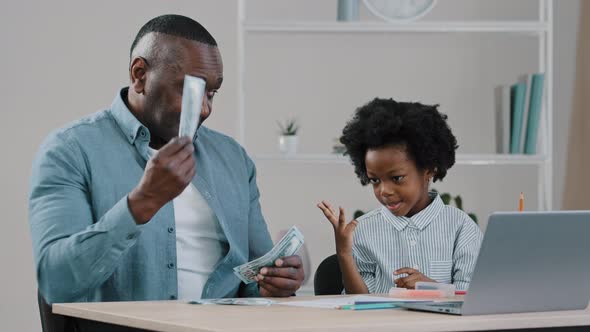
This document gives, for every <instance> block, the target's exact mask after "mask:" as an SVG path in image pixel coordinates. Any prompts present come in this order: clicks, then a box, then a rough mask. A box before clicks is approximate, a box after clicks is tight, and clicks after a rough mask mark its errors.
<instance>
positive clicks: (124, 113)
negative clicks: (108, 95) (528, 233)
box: [111, 88, 150, 145]
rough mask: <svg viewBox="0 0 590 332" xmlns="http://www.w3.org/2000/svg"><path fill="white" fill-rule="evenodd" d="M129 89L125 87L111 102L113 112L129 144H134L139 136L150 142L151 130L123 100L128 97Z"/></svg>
mask: <svg viewBox="0 0 590 332" xmlns="http://www.w3.org/2000/svg"><path fill="white" fill-rule="evenodd" d="M128 91H129V88H123V89H121V90H120V91H119V93H117V96H116V97H115V100H113V103H112V104H111V114H112V115H113V117H114V118H115V121H116V122H117V124H118V125H119V127H120V128H121V130H122V131H123V133H124V134H125V138H127V141H128V142H129V144H131V145H133V144H134V143H135V140H136V139H138V138H141V139H142V140H147V142H149V141H150V131H149V130H148V129H147V128H146V127H145V126H144V125H143V124H141V122H139V120H137V118H136V117H135V116H134V115H133V113H131V111H130V110H129V108H128V107H127V105H126V104H125V102H124V101H123V98H127V92H128Z"/></svg>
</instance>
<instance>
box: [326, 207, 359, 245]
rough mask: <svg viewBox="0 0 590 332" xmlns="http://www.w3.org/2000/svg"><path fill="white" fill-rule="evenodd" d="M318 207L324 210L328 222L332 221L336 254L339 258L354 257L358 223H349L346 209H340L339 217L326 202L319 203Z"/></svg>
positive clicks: (354, 221)
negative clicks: (345, 213) (353, 238)
mask: <svg viewBox="0 0 590 332" xmlns="http://www.w3.org/2000/svg"><path fill="white" fill-rule="evenodd" d="M318 207H319V208H320V210H322V212H323V213H324V215H325V216H326V218H327V219H328V221H330V223H331V224H332V227H334V237H335V239H336V254H338V256H347V255H350V256H352V235H353V233H354V229H355V228H356V225H357V221H356V220H353V221H351V222H349V223H347V222H346V218H345V217H344V209H343V208H342V207H340V208H339V210H340V212H339V214H338V216H336V211H335V210H334V209H333V208H332V207H331V206H330V204H328V203H327V202H326V201H322V202H321V203H319V204H318Z"/></svg>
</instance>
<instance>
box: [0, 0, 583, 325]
mask: <svg viewBox="0 0 590 332" xmlns="http://www.w3.org/2000/svg"><path fill="white" fill-rule="evenodd" d="M258 2H259V1H258ZM249 3H250V5H251V6H252V7H253V9H261V8H260V6H258V4H257V2H256V1H251V2H249ZM515 3H516V2H513V1H507V0H504V1H494V2H491V1H484V2H481V1H477V2H476V1H465V0H463V1H458V0H445V1H440V2H439V5H438V6H437V7H436V8H435V11H433V13H432V16H431V18H436V17H437V16H438V17H448V16H449V15H451V16H452V15H455V18H458V17H459V16H457V15H463V14H465V13H472V14H473V13H476V14H477V13H479V12H486V13H488V14H486V15H491V16H489V17H488V18H493V17H494V15H498V13H501V12H509V13H512V14H510V15H523V14H525V15H526V12H527V11H526V10H525V9H526V8H527V6H529V4H530V2H527V1H525V2H518V3H519V4H518V5H513V4H515ZM297 4H299V5H297V6H296V5H294V4H293V3H292V2H287V3H284V2H274V1H273V2H267V3H266V6H265V8H262V10H261V12H262V13H271V12H273V10H274V8H284V7H281V6H289V8H290V9H291V10H289V11H283V12H288V13H290V15H309V16H310V17H312V18H315V19H319V18H328V17H330V18H331V17H333V15H335V8H336V7H335V1H324V2H314V4H315V5H305V4H303V5H301V3H300V2H297ZM275 6H278V7H275ZM310 6H312V7H310ZM448 6H450V7H454V8H460V9H461V10H458V11H453V10H448ZM578 6H579V1H560V2H559V6H556V8H555V11H556V27H555V46H556V48H555V60H556V63H555V79H556V84H555V109H556V119H555V120H556V128H555V153H556V155H555V157H556V166H555V177H556V183H555V187H556V192H555V197H554V200H555V202H556V203H559V202H560V195H561V188H562V182H563V171H564V167H563V160H564V152H563V151H564V150H565V149H564V147H565V144H567V143H566V137H567V128H568V126H569V112H570V108H571V85H572V82H573V73H574V67H573V66H574V65H573V63H574V61H573V60H574V55H575V40H576V39H575V33H576V28H577V21H578V17H577V11H578ZM236 8H237V7H236V2H235V1H215V0H208V1H203V0H200V1H173V2H171V1H156V0H149V1H145V0H144V1H139V0H129V1H114V0H108V1H101V2H96V3H92V2H77V1H71V0H70V1H66V0H56V1H19V2H17V1H13V2H8V1H2V2H0V13H1V14H0V15H1V19H0V40H1V41H2V42H3V43H2V52H1V53H0V54H1V56H0V73H2V78H1V79H0V101H1V102H2V108H1V114H2V117H3V120H2V121H1V122H0V137H1V139H2V142H5V143H4V148H3V149H2V152H3V154H2V162H1V165H2V166H1V167H2V168H1V172H0V177H1V179H2V181H1V182H0V183H1V186H0V191H1V194H0V197H1V198H2V199H1V202H2V205H1V208H2V210H1V211H3V214H4V220H5V221H4V222H3V225H4V228H3V230H2V232H0V265H1V266H3V268H2V273H0V296H1V297H2V301H0V328H1V329H2V330H6V331H38V330H39V329H40V327H39V320H38V313H37V307H36V298H35V292H36V282H35V275H34V269H33V260H32V253H31V243H30V236H29V229H28V222H27V212H26V211H27V191H28V177H29V173H30V165H31V162H32V159H33V155H34V153H35V151H36V149H37V147H38V145H39V143H40V142H41V140H42V139H43V138H44V137H45V136H46V135H47V134H48V133H49V131H51V130H52V129H54V128H57V127H60V126H62V125H63V124H65V123H67V122H69V121H71V120H74V119H76V118H79V117H81V116H84V115H86V114H89V113H92V112H94V111H96V110H99V109H101V108H102V107H105V106H108V105H109V104H110V102H111V100H112V98H113V97H114V94H115V92H116V91H117V89H118V88H119V87H121V86H123V85H124V84H126V82H127V62H128V49H129V46H130V43H131V41H132V39H133V37H134V35H135V33H136V32H137V30H138V29H139V27H140V26H141V25H142V24H143V23H145V21H147V20H148V19H149V18H151V17H153V16H156V15H159V14H163V13H181V14H185V15H188V16H191V17H193V18H195V19H197V20H198V21H200V22H201V23H203V24H204V25H205V26H206V27H207V28H208V29H209V30H210V31H211V32H212V33H213V35H214V36H215V38H216V39H217V41H218V42H219V44H220V49H221V52H222V56H223V59H224V64H225V80H224V86H223V88H222V90H221V93H220V95H219V96H218V98H217V100H216V105H215V111H214V112H215V113H214V115H213V116H212V117H211V118H210V119H209V120H208V125H209V126H210V127H213V128H216V129H219V130H221V131H223V132H226V133H228V134H230V135H235V134H236V133H237V126H236V117H237V113H236V106H237V100H236V84H235V79H236V70H235V69H236V35H235V31H236V10H237V9H236ZM309 8H314V10H313V11H310V10H309ZM445 8H447V9H445ZM251 9H252V8H251ZM259 12H260V11H259ZM248 14H249V15H255V12H253V11H249V13H248ZM363 15H364V17H368V15H366V14H363ZM470 15H471V14H470ZM478 15H479V14H478ZM249 38H250V37H249ZM266 38H268V41H266V42H265V41H264V40H259V39H260V37H254V38H253V39H252V38H250V39H249V44H248V45H249V46H252V45H255V46H256V47H258V48H259V49H258V51H260V50H262V51H263V52H259V53H262V54H261V57H260V59H253V58H252V57H249V58H247V61H248V65H249V66H251V67H252V68H257V70H259V72H257V74H258V75H256V76H248V84H249V85H248V86H249V89H251V90H249V91H248V96H249V98H248V100H247V102H248V107H249V108H250V109H251V110H252V109H257V108H258V110H259V111H260V112H259V113H256V112H254V113H249V117H248V123H249V127H248V129H249V133H251V132H252V131H250V129H253V128H254V129H255V130H256V126H254V127H250V125H251V124H254V123H261V124H264V126H261V127H260V128H258V130H259V132H260V133H263V135H264V134H265V133H266V135H269V136H267V138H268V141H270V142H271V143H272V142H274V138H273V137H274V136H273V135H274V134H275V124H274V120H275V119H279V118H281V117H282V116H283V115H284V114H287V113H289V112H290V111H291V110H294V111H296V112H297V113H298V114H299V113H300V112H298V110H299V107H310V108H309V110H311V111H313V112H312V113H306V114H311V115H306V116H305V117H304V118H303V119H302V120H303V121H304V129H303V131H302V135H303V136H302V147H303V148H304V149H307V150H308V151H311V152H318V151H323V150H325V149H329V145H330V144H331V138H332V137H335V136H337V135H338V134H339V130H340V129H341V127H342V124H343V123H344V120H345V119H346V118H347V116H343V115H346V114H350V113H351V112H352V110H353V109H354V107H356V106H358V105H359V104H361V103H363V102H364V101H366V100H367V99H368V98H369V97H371V96H372V95H392V96H393V95H397V94H399V95H400V96H401V97H403V98H406V99H416V100H423V101H425V102H438V103H441V108H442V110H443V111H445V112H447V113H449V115H450V116H451V124H452V125H453V126H454V127H457V130H456V131H457V135H458V136H459V139H460V144H461V145H462V148H464V149H466V150H465V151H464V152H474V151H477V150H486V149H491V145H487V144H488V143H486V141H477V140H475V141H472V140H471V139H469V140H468V139H463V142H461V139H462V138H463V137H468V138H472V137H473V132H472V130H473V129H471V128H470V126H469V125H465V123H461V122H460V121H466V122H467V121H469V122H473V123H483V122H485V121H487V120H486V119H485V118H481V117H479V116H477V114H479V113H474V114H473V116H469V114H470V113H468V112H467V113H466V112H464V109H463V110H462V111H461V107H462V106H461V104H459V103H456V102H455V100H456V98H454V97H453V96H449V94H448V93H445V90H444V89H440V88H438V87H440V86H441V84H445V83H446V82H447V80H446V79H443V80H440V81H437V80H436V77H429V76H428V75H429V70H432V71H437V70H438V71H440V70H441V68H440V66H437V65H436V64H434V63H433V64H431V65H429V66H430V67H421V68H422V71H420V72H419V75H414V80H413V81H412V82H408V84H400V82H405V80H400V79H399V78H397V77H392V78H391V79H389V78H388V77H384V76H382V75H377V74H378V73H380V71H381V66H377V65H375V63H377V61H365V62H364V63H362V67H359V65H358V62H354V63H355V65H354V66H352V67H351V66H350V65H349V64H348V63H349V62H348V61H349V60H350V61H352V58H351V55H350V54H348V52H347V53H346V54H343V52H344V50H345V46H346V45H347V43H349V42H350V40H349V39H348V37H345V36H336V37H335V38H334V39H331V40H328V41H326V40H322V39H321V38H319V39H318V38H316V37H312V36H308V35H300V36H295V41H294V42H292V43H291V42H290V41H289V42H285V41H281V40H282V38H280V37H276V36H267V37H266ZM382 38H384V39H378V37H375V36H372V37H371V36H366V37H364V38H362V39H361V40H358V39H356V43H358V45H360V46H363V47H366V48H372V47H375V45H378V44H379V43H380V42H381V46H380V47H379V48H378V49H375V50H374V52H375V53H376V52H382V54H380V56H391V57H392V59H393V60H395V61H393V60H392V61H391V62H392V63H391V68H393V69H396V70H397V72H399V73H402V74H398V76H400V77H405V76H406V75H409V73H408V72H404V71H403V70H404V68H400V67H399V62H401V61H407V59H408V57H409V54H410V51H404V50H403V48H404V47H409V48H411V49H412V50H414V51H415V50H417V49H418V50H420V49H424V51H428V50H437V49H438V51H439V52H440V57H441V58H440V59H439V60H441V61H443V60H444V61H447V62H451V63H453V61H455V62H454V63H455V68H454V69H455V70H459V71H461V70H462V69H461V66H462V63H463V61H456V60H454V58H455V57H460V59H463V60H465V61H464V62H465V63H467V64H468V65H469V66H472V67H469V68H471V70H475V68H476V67H475V66H476V65H477V64H478V61H479V62H480V63H486V61H494V62H496V64H498V65H499V66H505V67H506V68H513V67H511V66H522V67H521V68H529V67H530V66H531V64H530V63H529V62H527V61H523V60H522V59H520V60H516V61H517V62H516V63H514V62H512V61H513V60H511V58H510V57H506V56H501V55H500V56H499V57H497V58H491V57H489V56H488V54H489V49H486V46H485V45H483V43H480V42H478V41H477V40H466V39H463V38H456V39H450V40H444V41H437V40H434V41H432V40H430V41H431V44H428V45H426V46H425V44H424V43H422V41H421V40H420V39H418V40H417V39H413V38H407V37H404V38H401V39H387V37H382ZM392 41H395V42H397V43H398V44H396V45H397V46H396V47H395V48H393V47H389V44H388V43H387V42H392ZM271 42H272V43H281V42H282V43H283V44H284V46H285V47H289V49H288V51H290V52H291V53H287V52H286V51H277V50H273V49H272V47H270V43H271ZM496 42H497V43H498V45H500V47H512V46H515V47H522V51H523V52H527V49H528V48H530V47H531V46H530V45H527V44H526V42H525V43H524V44H523V45H519V44H515V42H514V41H512V40H497V41H496ZM446 43H448V45H447V44H446ZM472 43H473V44H475V45H479V46H478V47H480V48H479V49H474V48H472V47H471V46H468V45H473V44H472ZM283 44H274V45H283ZM305 45H308V46H305ZM309 45H311V46H312V47H313V48H315V49H318V50H321V51H322V52H316V53H310V52H308V51H307V50H306V48H309V47H310V46H309ZM342 45H345V46H342ZM402 46H403V47H402ZM265 48H268V52H267V51H266V50H265ZM334 49H335V50H334ZM398 49H399V51H398ZM324 51H325V52H326V53H324ZM330 52H332V53H330ZM406 52H407V53H406ZM248 54H250V53H248ZM255 54H258V53H255ZM294 55H296V56H297V57H295V59H297V62H292V60H293V56H294ZM278 56H280V57H281V58H280V60H281V61H277V59H276V57H278ZM375 57H377V55H375ZM478 57H481V59H479V60H478ZM416 63H419V64H424V63H426V64H428V59H427V58H426V57H419V58H417V59H416ZM304 64H308V65H309V66H306V65H304ZM281 66H283V67H281ZM287 66H294V67H293V68H295V69H298V68H300V69H301V71H297V70H296V72H295V73H292V72H289V71H288V69H289V68H286V67H287ZM396 66H398V67H396ZM533 66H534V65H533ZM277 67H278V68H277ZM293 68H292V69H293ZM425 68H426V69H429V70H424V69H425ZM361 69H362V70H361ZM325 70H327V71H332V73H334V75H341V74H339V73H338V72H339V71H346V72H348V71H350V72H353V73H354V74H355V75H352V77H366V78H373V79H374V80H375V81H374V82H373V86H374V89H373V90H367V89H365V88H366V83H365V82H364V81H363V82H359V80H358V79H357V80H354V79H352V80H351V79H348V77H351V75H341V76H335V77H338V78H342V80H340V81H339V82H340V83H336V84H333V83H330V85H329V87H326V85H325V83H326V82H329V81H330V77H321V76H320V77H317V76H314V75H313V74H314V73H315V72H322V71H325ZM511 70H512V69H511ZM269 71H271V72H270V73H269ZM272 71H274V73H273V72H272ZM518 72H520V70H518ZM271 74H273V75H271ZM282 74H284V75H282ZM304 74H305V75H304ZM373 74H375V75H373ZM508 74H510V71H507V72H504V73H503V72H498V73H495V72H492V73H490V72H487V74H486V75H484V76H485V77H483V78H482V79H483V81H484V82H485V84H492V83H493V82H495V81H498V80H505V79H506V80H507V79H509V78H511V76H509V75H508ZM363 75H365V76H363ZM446 75H447V76H449V75H450V74H449V73H447V74H446ZM425 78H431V79H434V80H435V81H434V82H424V81H430V80H426V79H425ZM445 78H446V76H445ZM272 82H275V83H274V84H275V85H278V83H280V84H281V85H284V87H286V88H289V87H292V88H297V89H299V90H298V91H300V93H299V94H291V93H285V92H284V91H283V92H280V91H279V92H277V93H274V92H273V90H272V88H273V84H270V83H272ZM277 82H278V83H277ZM462 84H473V82H471V81H465V82H462ZM350 86H353V87H355V88H356V87H358V89H357V91H358V93H354V92H350V91H351V90H349V89H350ZM460 87H461V86H460V85H457V89H458V90H457V91H461V90H460V89H459V88H460ZM262 89H265V90H262ZM266 89H269V90H266ZM391 91H396V93H395V94H394V93H391ZM474 91H475V90H474ZM482 91H483V90H481V91H479V92H477V93H480V94H482V93H484V92H485V91H484V92H482ZM344 92H346V93H344ZM293 96H295V97H297V98H293ZM311 97H313V100H312V99H310V98H311ZM480 97H481V98H489V97H488V96H484V95H480V96H478V97H477V98H476V97H473V98H472V99H469V103H470V105H475V104H476V103H477V100H479V99H478V98H480ZM306 98H307V101H308V102H307V103H305V101H306ZM302 101H304V102H303V103H302ZM482 104H484V103H482ZM291 105H292V106H294V108H291V109H290V108H289V107H290V106H291ZM485 105H488V103H487V102H486V103H485ZM263 106H268V107H269V108H266V109H267V110H270V111H272V112H273V113H268V112H267V113H266V114H265V112H264V107H263ZM488 106H489V105H488ZM488 106H485V107H488ZM459 111H461V112H462V113H455V112H459ZM557 113H559V114H557ZM458 114H468V116H469V117H468V118H467V119H463V120H461V117H459V116H458ZM316 117H317V119H318V121H319V120H321V121H322V123H323V124H325V125H326V127H325V128H327V129H326V130H320V129H321V128H320V127H318V126H317V125H316V124H315V123H316V121H315V118H316ZM331 119H334V120H331ZM467 124H468V123H467ZM479 127H480V126H479V125H477V128H478V129H479ZM481 127H482V128H487V127H484V126H481ZM486 134H487V133H486ZM482 136H483V135H482ZM248 139H249V141H248V143H249V146H248V147H249V149H250V150H252V151H265V150H266V151H274V150H273V149H274V148H275V147H274V145H273V144H274V143H272V144H271V143H268V144H267V143H266V142H265V141H262V140H260V141H256V140H255V138H252V137H250V136H248ZM315 142H317V145H316V144H315ZM298 168H299V169H298V170H297V172H295V171H294V168H293V167H292V166H290V165H286V164H280V163H268V162H261V163H259V171H260V172H259V181H260V185H261V190H262V191H263V195H264V196H263V199H262V202H263V209H264V211H265V213H266V215H267V218H268V220H269V226H270V228H271V231H272V232H273V233H276V232H277V231H278V230H279V229H281V228H283V227H285V226H287V225H289V224H292V223H297V224H299V225H302V229H303V231H304V232H305V235H306V240H307V243H308V244H309V249H310V250H311V251H312V252H313V255H312V263H313V264H314V266H315V265H317V264H318V263H319V260H320V259H321V258H322V257H324V256H327V255H328V254H330V253H331V251H332V250H333V244H332V234H331V230H330V228H329V226H328V225H327V224H326V223H325V222H323V220H322V219H321V218H320V214H319V213H318V211H315V208H314V202H315V201H316V200H317V199H319V198H324V197H325V198H330V199H332V200H334V201H335V202H338V203H340V204H342V205H343V206H345V207H347V208H348V209H349V210H352V209H354V208H363V209H368V208H370V207H373V206H375V203H374V199H373V198H372V197H371V194H370V192H368V191H367V190H366V188H365V189H363V188H360V186H359V185H358V183H357V180H356V179H355V178H354V175H353V173H352V169H351V168H350V167H349V166H344V165H342V166H337V167H334V166H333V165H325V164H324V165H300V166H299V167H298ZM489 172H490V173H492V174H490V175H489V177H490V179H498V178H499V177H501V176H504V175H503V174H493V173H498V172H500V171H498V170H493V169H490V170H489ZM452 174H453V175H452V176H451V175H449V179H448V181H445V183H444V185H441V186H440V188H441V189H449V190H453V191H456V192H459V193H461V194H463V195H464V200H465V204H466V205H467V208H468V209H471V210H474V211H477V212H478V213H480V214H481V213H484V212H483V211H489V210H493V209H494V207H495V206H508V205H509V204H512V203H513V202H512V199H511V198H509V197H508V198H502V197H500V196H499V195H498V194H497V192H498V191H500V190H504V191H519V190H520V189H519V185H517V184H513V185H512V186H511V187H508V188H506V187H501V186H500V185H498V184H497V182H495V181H484V182H482V183H481V185H480V187H481V188H480V189H482V188H483V189H485V191H482V190H480V191H479V192H474V189H473V187H470V186H469V185H468V184H469V183H478V182H477V181H480V175H478V174H477V173H473V172H472V171H470V170H464V169H463V168H461V167H457V168H456V169H453V170H452ZM505 177H506V179H507V182H511V180H514V179H523V180H524V182H526V184H527V186H532V187H534V181H535V176H534V175H531V174H530V172H529V171H528V169H518V168H517V169H515V170H514V171H513V173H511V174H510V175H505ZM512 182H514V181H512ZM277 192H280V193H282V195H280V196H278V195H275V194H272V193H277ZM265 193H268V195H265ZM352 193H354V194H352ZM271 194H272V195H271ZM480 217H482V216H480Z"/></svg>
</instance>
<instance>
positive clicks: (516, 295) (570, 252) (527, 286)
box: [399, 211, 590, 315]
mask: <svg viewBox="0 0 590 332" xmlns="http://www.w3.org/2000/svg"><path fill="white" fill-rule="evenodd" d="M589 301H590V211H553V212H510V213H507V212H497V213H494V214H492V215H491V216H490V219H489V222H488V226H487V229H486V232H485V235H484V238H483V242H482V245H481V249H480V251H479V256H478V258H477V263H476V266H475V269H474V271H473V277H472V279H471V283H470V286H469V291H468V292H467V295H465V299H464V301H463V302H456V301H447V302H423V303H407V304H400V305H399V307H403V308H407V309H412V310H420V311H432V312H439V313H446V314H454V315H485V314H504V313H518V312H534V311H554V310H578V309H585V308H586V307H587V306H588V302H589Z"/></svg>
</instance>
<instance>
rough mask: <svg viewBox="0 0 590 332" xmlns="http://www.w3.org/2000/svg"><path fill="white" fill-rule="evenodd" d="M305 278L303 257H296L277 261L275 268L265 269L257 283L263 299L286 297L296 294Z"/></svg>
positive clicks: (257, 278)
mask: <svg viewBox="0 0 590 332" xmlns="http://www.w3.org/2000/svg"><path fill="white" fill-rule="evenodd" d="M304 277H305V272H304V271H303V267H302V264H301V257H299V256H297V255H295V256H288V257H283V258H279V259H277V260H276V262H275V267H263V268H262V269H260V274H259V275H257V276H256V281H258V286H259V287H260V295H261V296H262V297H286V296H291V295H293V294H295V291H297V290H298V289H299V287H301V283H302V282H303V279H304Z"/></svg>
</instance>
